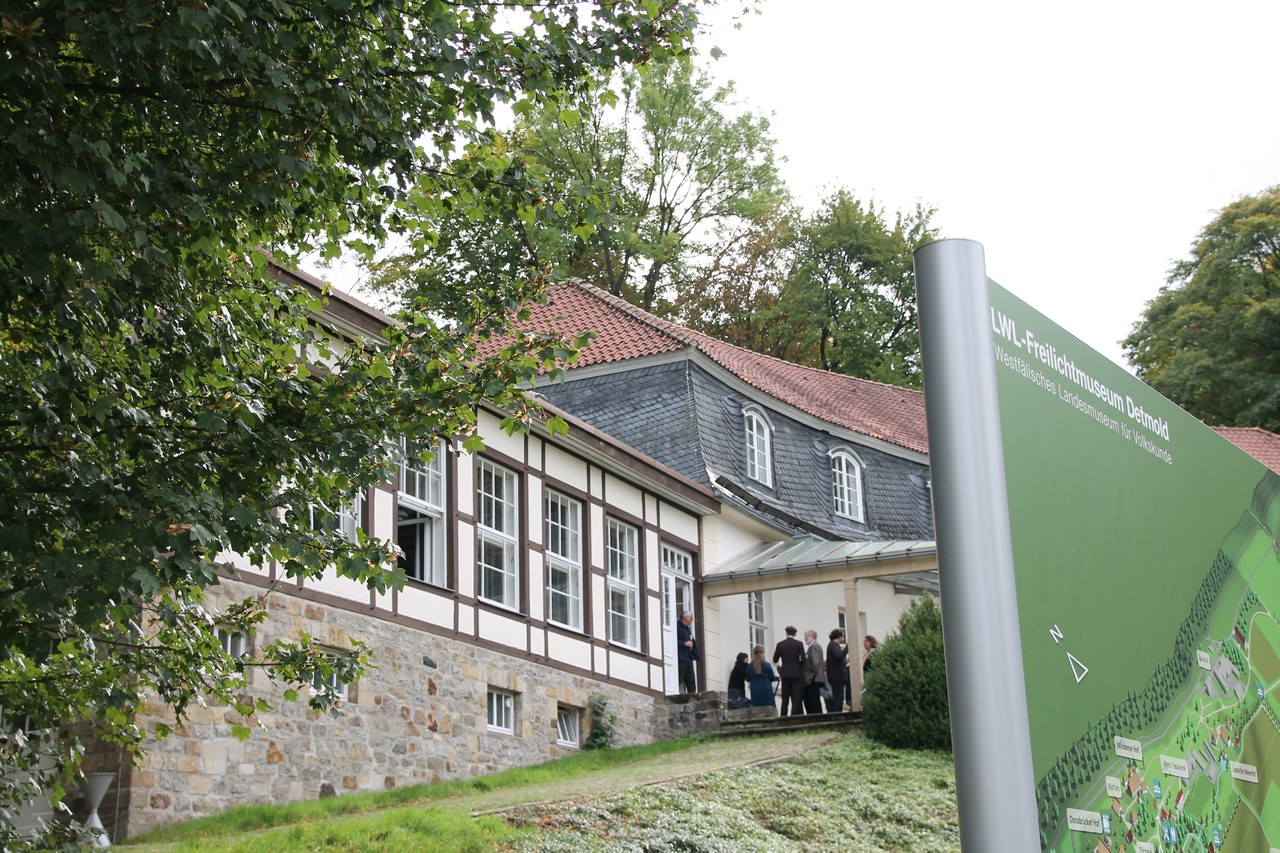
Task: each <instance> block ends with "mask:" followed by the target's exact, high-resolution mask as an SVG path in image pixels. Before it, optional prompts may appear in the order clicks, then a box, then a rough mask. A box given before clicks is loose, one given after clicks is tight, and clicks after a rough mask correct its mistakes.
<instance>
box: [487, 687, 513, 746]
mask: <svg viewBox="0 0 1280 853" xmlns="http://www.w3.org/2000/svg"><path fill="white" fill-rule="evenodd" d="M487 704H488V709H487V721H488V726H489V730H490V731H494V732H502V733H503V734H508V735H510V734H515V731H516V697H515V694H514V693H509V692H507V691H506V690H495V689H494V688H492V687H491V688H489V691H488V696H487Z"/></svg>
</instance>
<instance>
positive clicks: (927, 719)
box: [862, 595, 951, 749]
mask: <svg viewBox="0 0 1280 853" xmlns="http://www.w3.org/2000/svg"><path fill="white" fill-rule="evenodd" d="M872 660H873V661H874V663H873V665H872V666H871V669H870V670H869V671H868V672H867V677H866V681H865V683H864V687H865V690H864V692H863V694H862V714H863V717H864V719H865V720H866V730H867V734H868V735H869V736H871V737H873V738H875V739H876V740H878V741H880V742H882V743H885V744H887V745H889V746H894V747H908V748H912V749H950V748H951V712H950V706H949V704H948V702H947V670H946V661H945V659H944V657H943V654H942V611H940V610H939V609H938V605H937V604H935V603H934V601H933V597H932V596H929V595H922V596H920V597H919V598H917V599H916V600H915V601H913V602H912V603H911V606H910V607H909V608H907V612H906V613H903V614H902V618H901V619H900V620H899V622H898V631H897V633H896V634H892V635H890V636H889V638H888V639H886V640H885V641H884V643H883V644H882V645H881V647H880V650H879V651H878V652H876V653H875V655H874V657H873V658H872Z"/></svg>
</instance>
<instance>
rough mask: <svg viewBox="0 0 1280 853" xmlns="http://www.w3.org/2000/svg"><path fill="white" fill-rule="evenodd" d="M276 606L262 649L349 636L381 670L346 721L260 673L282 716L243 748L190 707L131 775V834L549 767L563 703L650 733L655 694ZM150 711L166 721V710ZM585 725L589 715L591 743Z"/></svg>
mask: <svg viewBox="0 0 1280 853" xmlns="http://www.w3.org/2000/svg"><path fill="white" fill-rule="evenodd" d="M257 591H258V590H256V589H254V588H250V587H248V586H246V585H244V584H240V583H236V582H226V581H224V585H223V587H222V588H220V589H215V590H211V599H212V600H211V605H212V609H214V610H216V609H217V606H218V598H219V597H222V596H227V595H228V594H229V595H230V596H240V597H242V596H244V595H246V594H251V593H253V592H257ZM228 600H229V599H228ZM270 607H271V618H270V619H268V620H267V622H266V623H264V626H263V627H262V628H261V630H260V634H259V638H256V639H255V640H254V642H255V643H259V642H267V641H269V640H270V639H272V638H274V637H276V636H279V635H281V634H283V635H285V636H287V637H290V638H296V637H297V636H298V635H299V632H302V631H305V632H306V633H308V634H310V635H311V636H313V637H316V638H318V639H319V640H320V641H321V642H322V643H324V644H325V645H328V646H332V647H334V648H347V647H348V645H349V643H348V640H349V638H353V637H354V638H358V639H360V640H363V641H364V642H365V643H367V644H368V645H369V648H370V651H371V652H372V654H373V655H374V657H375V659H376V666H377V668H376V669H371V670H370V671H368V672H367V673H366V674H365V676H364V678H362V679H361V680H360V681H359V682H357V683H355V684H352V685H350V686H349V688H348V690H349V695H348V701H347V703H345V705H346V713H345V715H344V716H340V717H331V716H327V715H318V714H317V713H316V712H314V711H311V710H310V709H309V708H308V707H307V706H306V702H305V696H306V692H307V690H306V689H303V690H301V691H300V694H301V695H300V698H299V701H298V702H293V703H287V702H284V701H283V690H284V686H283V685H278V684H274V683H272V682H271V680H270V679H269V677H268V676H267V674H266V673H264V672H254V673H253V675H252V677H251V680H250V683H249V685H248V688H247V689H246V691H245V693H246V694H247V695H248V696H250V697H252V698H253V699H254V700H256V699H257V698H266V699H267V700H268V701H269V702H271V704H272V705H274V706H275V708H276V710H275V711H273V712H271V713H268V714H265V715H262V722H263V723H264V724H265V730H261V729H258V730H255V731H254V733H253V735H252V736H251V737H250V738H249V739H248V740H245V741H239V740H236V739H235V738H234V737H233V736H232V735H231V726H232V725H233V724H235V723H241V722H243V720H242V718H241V717H240V716H239V715H238V714H236V713H235V712H234V711H233V710H232V709H230V708H227V707H225V706H209V707H207V708H198V707H197V708H193V709H192V710H191V713H190V716H189V719H188V721H187V722H186V723H185V724H184V725H182V726H180V727H179V728H178V730H177V733H176V734H175V735H173V736H170V737H169V738H166V739H164V740H162V741H159V742H156V743H152V744H151V745H150V747H149V751H148V755H147V757H146V759H145V761H144V762H143V764H142V765H141V766H140V767H137V768H135V769H134V770H133V771H132V773H131V774H127V779H126V782H125V786H126V787H127V788H128V790H127V793H126V795H125V799H126V801H127V802H128V804H129V805H128V812H129V813H128V823H127V834H128V835H131V836H132V835H136V834H138V833H139V832H142V831H145V830H148V829H152V828H156V827H159V826H163V825H166V824H170V823H174V822H177V821H180V820H186V819H189V818H192V817H197V816H200V815H202V814H207V813H212V812H217V811H221V810H224V809H226V808H229V807H231V806H233V805H237V804H242V803H283V802H289V801H294V800H303V799H309V798H313V797H318V796H320V795H321V793H322V791H323V792H325V793H328V792H330V791H332V792H336V793H338V794H343V793H347V792H352V791H371V790H382V789H386V788H394V787H398V786H404V785H415V784H421V783H426V782H433V781H438V780H444V779H463V778H468V777H471V776H475V775H477V774H481V773H488V772H491V771H495V770H500V769H504V768H508V767H513V766H519V765H525V764H532V763H537V762H541V761H546V760H548V759H552V758H555V757H557V756H559V755H561V754H562V753H563V752H565V751H566V750H571V749H572V748H571V747H565V746H561V745H559V744H558V743H557V735H558V729H557V710H558V706H559V705H566V706H572V707H574V708H579V709H585V708H586V706H587V702H588V699H589V697H590V696H592V695H593V694H595V693H603V694H604V695H605V696H606V697H608V706H609V711H610V712H611V713H613V714H615V715H617V718H618V733H619V736H620V743H621V744H637V743H648V742H651V741H652V740H653V739H654V737H655V730H654V699H653V697H652V696H650V695H647V694H644V693H640V692H637V691H633V690H628V689H625V688H621V687H618V686H615V685H610V684H606V683H603V682H601V681H597V680H595V679H593V678H588V677H584V676H581V675H576V674H571V673H566V672H563V671H561V670H559V669H556V668H555V667H554V666H551V665H547V664H543V663H538V662H532V661H529V660H527V659H520V658H516V657H512V656H509V655H505V654H502V653H499V652H495V651H492V650H489V649H485V648H481V647H478V646H476V645H474V644H471V643H468V642H466V641H465V640H461V639H452V638H446V637H440V636H436V635H433V634H429V633H426V632H423V631H419V630H416V629H414V628H411V627H406V626H403V625H399V624H396V623H393V622H389V621H386V620H384V619H379V618H377V617H375V616H373V615H371V614H368V615H366V614H358V613H352V612H350V611H347V610H344V609H341V608H336V607H330V606H325V605H321V604H316V603H312V602H309V601H307V600H304V599H302V598H298V597H295V596H291V595H287V594H282V593H277V594H274V595H273V596H272V597H271V601H270ZM424 658H429V659H430V663H424ZM431 663H434V666H432V665H431ZM489 687H494V688H498V689H502V690H507V691H511V692H513V693H515V694H516V704H515V733H514V734H513V735H508V734H502V733H496V732H491V731H489V730H488V726H487V717H486V707H487V706H486V696H487V690H488V688H489ZM146 717H149V718H150V719H151V720H156V719H164V718H165V717H164V711H163V709H162V708H160V707H158V706H157V707H153V708H150V709H149V712H148V714H147V715H145V717H144V722H145V721H147V720H146ZM588 722H589V721H588V719H587V715H586V713H585V711H584V713H583V714H582V716H581V740H583V741H585V739H586V736H587V732H588ZM114 796H115V792H114V791H113V792H112V793H111V794H110V795H109V798H110V797H114ZM116 840H119V837H117V838H116Z"/></svg>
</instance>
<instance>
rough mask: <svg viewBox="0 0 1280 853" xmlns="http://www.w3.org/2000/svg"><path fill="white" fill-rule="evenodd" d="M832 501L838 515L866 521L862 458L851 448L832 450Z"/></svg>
mask: <svg viewBox="0 0 1280 853" xmlns="http://www.w3.org/2000/svg"><path fill="white" fill-rule="evenodd" d="M831 503H832V507H833V509H834V510H835V513H836V515H838V516H841V517H842V518H848V519H852V520H853V521H859V522H861V521H865V520H866V510H865V508H864V506H863V501H862V460H860V459H859V458H858V457H857V455H856V454H854V453H853V452H852V451H851V450H847V449H845V448H839V449H837V450H833V451H831Z"/></svg>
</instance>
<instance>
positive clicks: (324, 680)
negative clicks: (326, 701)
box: [311, 669, 351, 702]
mask: <svg viewBox="0 0 1280 853" xmlns="http://www.w3.org/2000/svg"><path fill="white" fill-rule="evenodd" d="M325 684H328V685H329V686H331V687H332V688H333V690H334V693H335V694H336V695H337V697H338V698H339V699H341V700H342V701H343V702H346V701H347V697H348V695H349V691H348V688H349V687H350V686H351V685H350V684H348V683H347V682H345V681H343V680H342V677H341V676H340V675H339V674H338V673H336V672H330V673H329V674H328V675H326V674H324V673H323V672H321V671H320V670H318V669H317V670H315V671H314V672H312V673H311V689H312V690H315V691H319V690H321V689H322V688H323V687H324V685H325Z"/></svg>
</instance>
